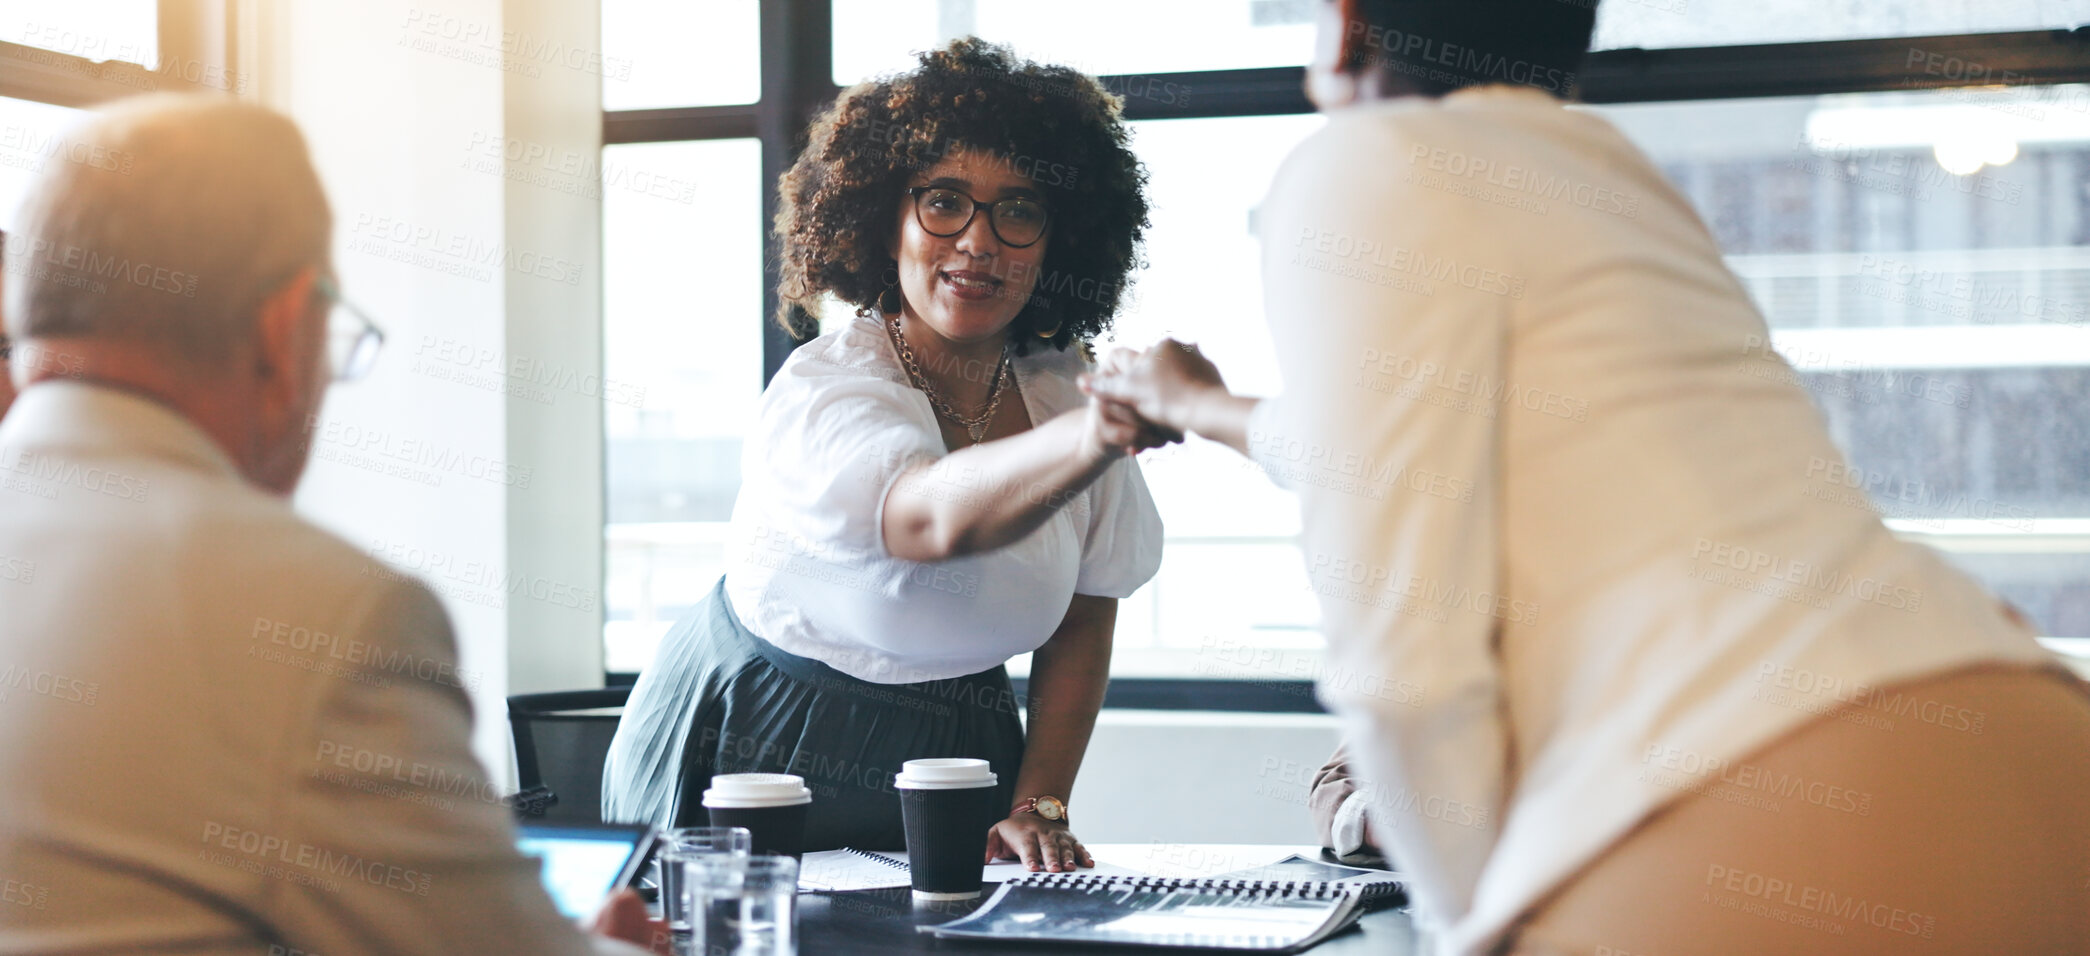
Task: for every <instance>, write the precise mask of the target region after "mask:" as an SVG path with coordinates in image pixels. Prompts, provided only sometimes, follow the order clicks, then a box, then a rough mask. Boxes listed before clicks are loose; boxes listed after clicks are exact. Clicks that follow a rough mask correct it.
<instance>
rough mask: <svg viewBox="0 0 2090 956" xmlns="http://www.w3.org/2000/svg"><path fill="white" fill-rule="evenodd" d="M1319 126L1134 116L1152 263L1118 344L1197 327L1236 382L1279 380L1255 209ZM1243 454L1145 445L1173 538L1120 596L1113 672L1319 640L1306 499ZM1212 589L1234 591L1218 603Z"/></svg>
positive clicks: (1189, 335)
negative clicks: (1309, 578)
mask: <svg viewBox="0 0 2090 956" xmlns="http://www.w3.org/2000/svg"><path fill="white" fill-rule="evenodd" d="M1321 123H1322V120H1321V118H1320V117H1319V116H1317V115H1313V114H1304V115H1296V116H1251V117H1240V118H1226V119H1192V120H1157V121H1152V122H1144V123H1136V124H1134V126H1133V136H1132V143H1133V148H1134V149H1135V150H1136V151H1137V152H1138V153H1139V157H1140V159H1141V161H1143V162H1145V163H1146V164H1147V168H1148V171H1149V173H1150V174H1151V177H1152V178H1151V179H1150V180H1149V183H1148V201H1149V202H1150V203H1151V204H1152V207H1153V209H1152V212H1151V214H1150V216H1149V218H1150V219H1151V221H1152V222H1153V228H1152V229H1150V230H1149V231H1148V233H1147V248H1146V259H1147V261H1148V262H1150V263H1152V266H1151V267H1150V268H1148V269H1145V270H1143V271H1141V272H1138V273H1135V278H1134V282H1133V285H1132V290H1133V303H1132V305H1131V306H1130V307H1129V308H1128V309H1126V310H1125V312H1124V313H1123V314H1122V315H1120V316H1119V317H1118V321H1117V326H1116V335H1115V337H1116V339H1117V340H1118V341H1120V342H1123V343H1125V344H1127V345H1129V346H1133V347H1144V346H1145V345H1147V344H1149V343H1151V342H1153V341H1155V340H1157V339H1159V338H1161V337H1162V336H1165V335H1174V336H1177V337H1179V338H1183V339H1186V340H1196V341H1197V342H1198V343H1199V345H1200V347H1201V348H1203V349H1204V350H1205V352H1206V354H1208V355H1209V356H1211V358H1212V360H1213V361H1214V362H1217V363H1218V364H1219V365H1220V367H1221V368H1224V369H1225V370H1226V374H1227V377H1228V382H1229V384H1231V385H1233V386H1234V387H1235V388H1237V389H1239V390H1241V391H1244V392H1247V393H1250V394H1271V393H1274V392H1276V391H1277V390H1278V378H1277V365H1276V362H1275V360H1274V359H1273V358H1272V357H1271V350H1270V333H1269V329H1268V326H1267V325H1266V324H1265V323H1264V321H1263V309H1262V285H1261V279H1260V275H1259V273H1260V271H1261V256H1260V249H1259V246H1258V244H1257V241H1256V235H1255V209H1256V205H1257V204H1258V203H1260V202H1261V201H1262V198H1263V192H1264V190H1265V189H1266V188H1268V186H1269V184H1270V179H1271V177H1273V176H1274V175H1276V173H1277V166H1278V164H1279V163H1280V162H1281V161H1283V159H1284V157H1285V155H1286V154H1287V153H1289V152H1290V151H1291V149H1292V147H1293V146H1294V145H1296V144H1297V143H1298V142H1299V141H1300V140H1302V139H1304V138H1306V136H1307V135H1308V134H1310V133H1312V132H1313V131H1314V130H1315V129H1318V128H1320V126H1321ZM1221 160H1223V161H1221ZM1213 276H1227V277H1229V278H1228V280H1227V281H1224V282H1214V281H1212V279H1211V277H1213ZM1108 347H1109V344H1108V343H1098V348H1099V349H1103V348H1108ZM1244 464H1245V463H1244V462H1243V460H1242V459H1241V457H1240V456H1238V455H1236V454H1234V453H1233V452H1232V451H1230V450H1228V449H1226V448H1224V447H1221V446H1219V445H1216V444H1213V443H1211V442H1206V441H1203V440H1201V439H1192V441H1191V443H1190V444H1188V445H1186V446H1174V447H1170V448H1166V449H1156V450H1154V451H1150V452H1148V453H1146V454H1145V455H1143V456H1142V458H1141V462H1140V467H1141V469H1142V471H1143V472H1144V473H1145V475H1146V478H1147V482H1148V484H1149V486H1150V487H1151V488H1152V490H1153V492H1154V498H1155V501H1156V503H1157V504H1159V506H1160V508H1161V517H1162V523H1163V525H1164V526H1165V527H1166V529H1167V536H1168V537H1167V539H1166V543H1165V545H1164V549H1163V557H1162V561H1161V571H1160V572H1159V573H1158V574H1157V575H1156V576H1155V578H1154V580H1153V581H1152V582H1150V583H1149V584H1148V585H1147V586H1146V587H1144V588H1141V589H1140V590H1139V592H1138V593H1136V594H1134V595H1133V596H1132V597H1131V598H1129V599H1127V600H1126V601H1124V602H1123V603H1122V604H1121V605H1120V608H1119V612H1118V630H1117V644H1116V655H1117V660H1116V661H1115V662H1114V665H1113V669H1112V673H1113V674H1115V675H1117V676H1120V677H1182V676H1199V677H1217V676H1231V675H1230V674H1229V672H1227V671H1226V670H1224V661H1226V660H1231V659H1234V657H1236V655H1230V654H1213V653H1210V650H1211V649H1212V648H1215V647H1216V648H1233V647H1237V646H1241V645H1254V646H1259V647H1263V646H1268V647H1277V648H1281V649H1282V650H1284V651H1286V652H1311V651H1312V650H1313V649H1315V648H1317V647H1318V646H1319V644H1320V638H1319V637H1318V635H1316V634H1315V633H1314V631H1313V627H1314V624H1315V621H1316V619H1317V618H1318V617H1319V614H1318V612H1317V611H1316V610H1315V604H1314V601H1313V594H1312V592H1310V591H1308V590H1307V588H1306V572H1305V570H1304V567H1303V564H1302V562H1301V559H1300V555H1299V549H1298V546H1297V544H1296V543H1294V542H1295V536H1296V535H1297V534H1298V533H1299V519H1298V510H1297V508H1296V507H1295V506H1294V505H1293V503H1292V498H1291V495H1290V494H1289V493H1287V492H1285V491H1282V490H1280V489H1278V488H1277V487H1276V486H1275V485H1272V484H1271V483H1270V481H1269V479H1267V478H1265V477H1263V474H1262V473H1261V472H1260V471H1258V470H1256V469H1254V468H1251V467H1243V465H1244ZM1214 594H1226V595H1228V596H1229V599H1228V600H1226V601H1214V600H1212V599H1211V596H1212V595H1214Z"/></svg>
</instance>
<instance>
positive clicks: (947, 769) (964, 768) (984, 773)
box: [893, 757, 996, 790]
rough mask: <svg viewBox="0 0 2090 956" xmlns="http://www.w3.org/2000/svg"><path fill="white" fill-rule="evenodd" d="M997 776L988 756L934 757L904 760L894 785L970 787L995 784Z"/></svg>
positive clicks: (925, 788) (915, 787)
mask: <svg viewBox="0 0 2090 956" xmlns="http://www.w3.org/2000/svg"><path fill="white" fill-rule="evenodd" d="M995 779H996V778H995V776H994V771H992V770H989V769H987V761H985V760H981V759H978V758H976V757H932V758H929V759H926V760H909V761H907V762H906V763H904V764H901V765H900V773H899V774H898V775H897V776H895V777H894V778H893V786H895V787H900V788H902V789H906V790H968V789H971V788H973V787H991V786H994V784H995Z"/></svg>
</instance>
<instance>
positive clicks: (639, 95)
mask: <svg viewBox="0 0 2090 956" xmlns="http://www.w3.org/2000/svg"><path fill="white" fill-rule="evenodd" d="M759 12H760V11H759V9H758V8H757V6H756V0H706V2H703V3H654V2H644V0H603V2H602V108H603V109H606V110H638V109H653V108H658V107H674V106H724V105H730V104H736V103H753V102H754V101H755V99H756V98H757V97H758V96H759V95H760V94H761V92H762V82H761V80H762V78H761V73H760V61H759V57H758V54H759V51H760V50H761V45H760V44H759V43H758V42H757V38H756V27H757V25H758V24H757V14H758V13H759Z"/></svg>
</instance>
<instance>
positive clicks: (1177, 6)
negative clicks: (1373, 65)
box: [834, 0, 1323, 85]
mask: <svg viewBox="0 0 2090 956" xmlns="http://www.w3.org/2000/svg"><path fill="white" fill-rule="evenodd" d="M1320 2H1323V0H1061V2H1058V3H1035V2H1027V0H834V11H835V60H834V63H835V68H834V78H835V82H836V83H839V84H843V85H847V84H850V83H854V82H856V81H858V80H861V79H864V78H866V77H870V76H873V75H876V74H879V73H886V72H891V71H894V70H904V69H907V68H908V67H910V66H912V65H913V64H914V53H915V52H917V51H920V50H926V49H929V48H931V47H935V46H939V45H942V44H943V43H945V42H948V41H950V40H951V39H953V38H956V37H962V36H968V35H976V36H980V37H983V38H985V39H988V40H992V41H994V42H996V43H1006V44H1009V45H1011V46H1013V47H1014V48H1015V49H1016V51H1017V52H1018V53H1021V54H1023V55H1024V56H1027V57H1031V58H1033V59H1037V60H1039V61H1041V62H1051V63H1059V64H1064V65H1067V66H1071V67H1074V68H1076V69H1079V70H1082V71H1083V72H1087V73H1094V74H1097V75H1099V76H1101V75H1109V74H1122V73H1173V72H1179V71H1185V70H1213V69H1240V68H1243V67H1257V66H1298V65H1301V64H1303V63H1305V62H1306V61H1307V60H1308V59H1309V58H1310V57H1311V56H1312V54H1313V30H1314V27H1313V17H1312V13H1313V5H1314V4H1316V3H1320Z"/></svg>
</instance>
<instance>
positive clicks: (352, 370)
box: [319, 276, 385, 382]
mask: <svg viewBox="0 0 2090 956" xmlns="http://www.w3.org/2000/svg"><path fill="white" fill-rule="evenodd" d="M319 294H320V295H323V296H325V297H326V299H327V302H328V303H329V305H330V306H331V308H330V309H329V310H328V312H327V368H328V369H330V370H331V371H332V372H333V373H334V381H337V382H353V381H355V380H357V379H360V378H362V377H363V376H365V375H368V374H370V369H371V368H372V367H373V366H375V365H376V364H377V353H378V350H379V349H382V348H384V346H385V332H384V330H383V329H380V328H378V327H377V323H376V322H372V321H370V316H368V315H366V314H364V312H363V310H362V309H358V308H356V307H355V305H354V304H353V303H350V302H349V301H348V300H347V299H344V298H342V297H341V287H340V286H338V285H335V284H334V280H333V278H332V277H330V276H320V277H319Z"/></svg>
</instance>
